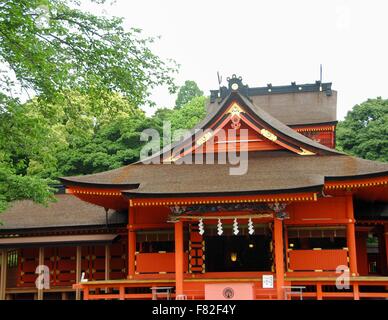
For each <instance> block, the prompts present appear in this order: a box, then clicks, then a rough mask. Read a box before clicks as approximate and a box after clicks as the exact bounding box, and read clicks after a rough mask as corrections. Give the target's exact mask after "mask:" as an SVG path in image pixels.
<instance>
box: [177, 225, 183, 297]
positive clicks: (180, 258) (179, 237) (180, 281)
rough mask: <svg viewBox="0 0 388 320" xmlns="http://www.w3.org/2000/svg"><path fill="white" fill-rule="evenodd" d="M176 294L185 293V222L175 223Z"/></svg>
mask: <svg viewBox="0 0 388 320" xmlns="http://www.w3.org/2000/svg"><path fill="white" fill-rule="evenodd" d="M175 285H176V288H175V294H176V295H177V296H178V295H182V294H183V222H182V221H178V222H176V223H175Z"/></svg>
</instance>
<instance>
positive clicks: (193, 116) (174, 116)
mask: <svg viewBox="0 0 388 320" xmlns="http://www.w3.org/2000/svg"><path fill="white" fill-rule="evenodd" d="M206 99H207V98H206V97H203V96H199V97H194V98H193V99H190V101H189V102H187V103H186V104H184V105H183V106H182V107H181V108H179V109H177V110H174V112H172V113H171V114H170V115H169V116H168V117H167V120H169V121H171V128H172V130H173V131H174V130H178V129H192V128H194V127H195V126H196V125H197V124H198V123H199V122H200V121H201V120H202V119H203V118H204V117H205V115H206V108H205V103H206Z"/></svg>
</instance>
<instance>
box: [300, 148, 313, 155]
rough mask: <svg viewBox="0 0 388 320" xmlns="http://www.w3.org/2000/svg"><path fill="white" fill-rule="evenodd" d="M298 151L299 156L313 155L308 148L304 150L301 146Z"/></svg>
mask: <svg viewBox="0 0 388 320" xmlns="http://www.w3.org/2000/svg"><path fill="white" fill-rule="evenodd" d="M300 150H301V151H300V152H298V154H300V155H301V156H313V155H315V153H314V152H311V151H309V150H306V149H303V148H300Z"/></svg>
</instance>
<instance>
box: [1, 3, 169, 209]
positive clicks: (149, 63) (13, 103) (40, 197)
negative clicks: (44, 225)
mask: <svg viewBox="0 0 388 320" xmlns="http://www.w3.org/2000/svg"><path fill="white" fill-rule="evenodd" d="M95 2H98V3H102V2H104V0H99V1H95ZM122 22H123V21H122V19H121V18H106V17H100V16H96V15H93V14H91V13H88V12H84V11H82V10H80V9H79V3H78V1H73V0H4V1H2V2H1V3H0V69H1V70H0V194H1V196H0V211H1V210H2V209H4V207H5V206H6V204H7V203H8V202H9V201H12V200H15V199H20V198H32V199H33V200H35V201H38V202H44V201H45V199H46V200H47V198H48V195H49V194H50V192H51V189H50V188H49V187H48V182H49V180H47V179H48V178H50V177H55V176H56V175H57V174H59V173H61V172H62V171H63V170H62V169H61V168H60V167H59V166H60V165H61V164H62V163H61V162H59V160H61V161H62V158H60V157H59V155H63V152H65V151H64V150H66V149H67V148H69V150H72V148H73V147H74V146H76V145H77V143H80V141H81V140H82V139H86V140H87V139H91V138H92V137H95V136H96V134H97V131H98V130H99V129H100V128H103V127H105V125H106V124H107V123H111V122H112V123H115V121H116V120H117V121H119V119H122V118H125V117H127V116H134V117H136V115H138V113H139V110H138V109H137V107H138V106H139V105H142V104H153V103H152V101H150V98H149V97H150V90H151V89H152V88H153V87H155V86H158V85H166V86H167V87H168V88H169V90H170V91H171V92H174V91H175V85H174V83H173V78H172V75H173V73H174V72H176V65H175V63H174V62H172V61H168V62H167V63H166V62H164V61H162V60H161V59H160V58H159V57H158V56H156V55H155V54H154V53H153V52H152V51H151V50H150V49H149V48H150V45H151V44H152V42H153V41H154V39H153V38H145V37H143V36H142V34H141V30H140V29H135V28H132V29H130V30H124V28H123V26H122V25H123V23H122ZM21 92H22V94H21ZM30 96H33V97H35V98H29V102H28V103H22V102H21V101H22V100H25V99H26V98H27V97H30ZM120 121H124V120H120ZM101 130H102V129H101ZM106 130H108V129H106ZM112 130H113V129H112ZM98 134H101V135H102V133H100V132H98ZM110 152H112V151H110ZM116 156H117V157H118V158H120V159H122V160H123V161H128V159H129V158H130V155H128V154H124V153H121V154H120V155H116ZM101 162H103V161H102V160H101ZM65 165H68V164H67V163H65V164H64V166H65ZM96 165H97V164H96ZM64 171H66V170H64Z"/></svg>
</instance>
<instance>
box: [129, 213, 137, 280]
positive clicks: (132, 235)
mask: <svg viewBox="0 0 388 320" xmlns="http://www.w3.org/2000/svg"><path fill="white" fill-rule="evenodd" d="M134 222H135V210H134V208H133V207H131V206H129V207H128V279H133V278H134V276H135V259H136V232H135V231H134V230H133V227H134Z"/></svg>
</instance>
